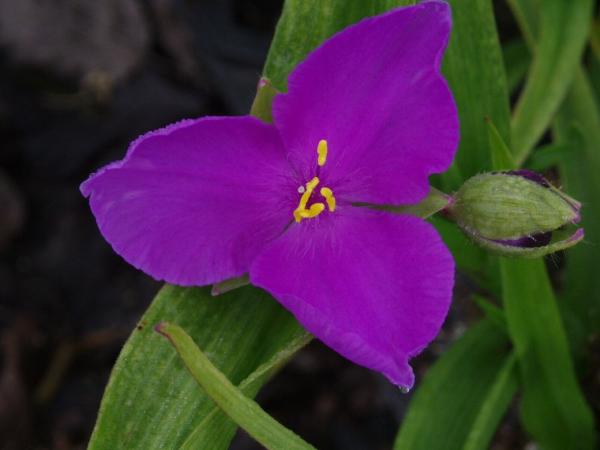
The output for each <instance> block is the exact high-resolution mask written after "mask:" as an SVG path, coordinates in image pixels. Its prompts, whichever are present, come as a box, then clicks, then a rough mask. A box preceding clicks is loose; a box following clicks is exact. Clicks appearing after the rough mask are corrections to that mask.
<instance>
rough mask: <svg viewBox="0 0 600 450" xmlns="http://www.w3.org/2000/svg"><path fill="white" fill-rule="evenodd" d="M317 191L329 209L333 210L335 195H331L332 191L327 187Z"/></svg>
mask: <svg viewBox="0 0 600 450" xmlns="http://www.w3.org/2000/svg"><path fill="white" fill-rule="evenodd" d="M319 192H320V193H321V195H322V196H323V197H324V198H325V201H326V202H327V207H328V208H329V211H331V212H333V211H335V197H334V196H333V191H332V190H331V189H329V188H328V187H322V188H321V190H320V191H319Z"/></svg>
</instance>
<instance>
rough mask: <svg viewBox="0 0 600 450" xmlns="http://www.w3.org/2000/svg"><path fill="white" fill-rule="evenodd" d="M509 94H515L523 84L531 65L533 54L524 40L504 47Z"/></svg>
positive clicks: (515, 41)
mask: <svg viewBox="0 0 600 450" xmlns="http://www.w3.org/2000/svg"><path fill="white" fill-rule="evenodd" d="M502 53H503V57H504V67H505V69H506V83H507V86H508V92H510V93H513V92H514V91H515V90H516V89H517V87H519V85H520V84H521V82H522V81H523V79H524V78H525V76H526V75H527V71H528V70H529V64H530V63H531V54H530V53H529V49H528V48H527V45H526V44H525V42H523V40H522V39H515V40H514V41H510V42H508V43H507V44H504V45H503V46H502Z"/></svg>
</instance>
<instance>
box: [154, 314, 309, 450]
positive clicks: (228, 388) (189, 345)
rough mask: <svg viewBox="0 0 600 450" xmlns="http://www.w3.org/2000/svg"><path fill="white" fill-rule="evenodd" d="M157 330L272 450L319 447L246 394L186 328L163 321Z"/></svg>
mask: <svg viewBox="0 0 600 450" xmlns="http://www.w3.org/2000/svg"><path fill="white" fill-rule="evenodd" d="M155 330H156V331H157V332H158V333H160V334H162V335H163V336H165V337H166V338H167V339H168V340H169V342H170V343H171V344H172V345H173V347H175V350H176V351H177V353H178V354H179V357H180V358H181V360H182V361H183V363H184V364H185V366H186V368H187V369H188V371H189V372H190V374H191V375H192V377H194V379H195V380H196V382H197V383H198V384H199V385H200V386H202V388H203V389H204V391H205V392H206V393H207V394H208V396H209V397H210V398H211V399H212V400H213V401H214V402H215V403H216V404H217V405H218V406H219V407H220V408H221V409H222V410H223V411H224V412H225V413H226V414H227V415H228V416H229V417H231V419H233V420H234V421H235V422H236V423H237V424H238V425H239V426H241V427H242V428H243V429H244V430H246V431H247V432H248V434H250V436H252V437H253V438H254V439H256V440H257V441H258V442H259V443H261V444H262V445H264V446H265V447H266V448H267V449H269V450H275V449H280V448H288V449H290V450H311V449H312V450H315V448H314V447H313V446H312V445H309V444H307V443H306V442H304V441H303V440H302V439H301V438H300V437H299V436H298V435H296V434H295V433H293V432H292V431H290V430H289V429H287V428H285V427H284V426H282V425H281V424H280V423H279V422H277V421H276V420H275V419H273V418H272V417H271V416H269V415H268V414H267V413H266V412H265V411H264V410H263V409H262V408H261V407H260V406H259V405H258V403H256V402H255V401H253V400H251V399H249V398H248V397H246V396H245V395H244V394H243V393H242V392H241V391H240V390H239V389H237V388H236V387H235V386H234V385H233V384H231V381H229V379H227V377H226V376H225V375H224V374H223V373H222V372H220V371H219V369H217V368H216V367H215V366H214V365H213V364H212V362H211V361H210V359H208V357H207V356H206V355H205V354H204V353H202V351H201V350H200V349H199V348H198V346H197V345H196V343H195V342H194V341H193V339H192V338H191V337H190V336H189V335H188V334H187V333H186V332H185V331H184V330H183V328H181V327H179V326H177V325H173V324H171V323H169V322H161V323H160V324H158V325H157V326H156V327H155Z"/></svg>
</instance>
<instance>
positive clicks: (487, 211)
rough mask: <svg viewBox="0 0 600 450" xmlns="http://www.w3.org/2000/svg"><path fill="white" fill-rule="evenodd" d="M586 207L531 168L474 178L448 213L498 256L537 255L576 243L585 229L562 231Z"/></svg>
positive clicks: (456, 195)
mask: <svg viewBox="0 0 600 450" xmlns="http://www.w3.org/2000/svg"><path fill="white" fill-rule="evenodd" d="M580 209H581V204H580V203H579V202H577V201H575V200H574V199H572V198H570V197H569V196H567V195H566V194H564V193H563V192H561V191H560V190H558V189H557V188H555V187H554V186H552V185H551V184H550V183H549V182H548V181H547V180H546V179H545V178H544V177H542V176H541V175H539V174H537V173H535V172H531V171H528V170H517V171H512V172H494V173H486V174H482V175H477V176H475V177H473V178H471V179H469V180H468V181H467V182H465V184H464V185H463V186H462V187H461V188H460V189H459V190H458V192H456V194H455V195H454V196H453V199H452V202H451V204H450V206H449V207H448V208H447V210H446V212H447V213H448V214H449V216H450V217H452V218H453V219H454V220H455V221H456V223H457V224H458V225H459V226H460V227H461V229H462V230H463V231H464V232H465V233H466V234H467V235H468V236H470V237H471V238H472V239H473V240H474V241H475V242H476V243H478V244H479V245H481V246H483V247H485V248H487V249H490V250H492V251H494V252H497V253H500V254H503V255H511V256H522V257H537V256H542V255H546V254H548V253H552V252H555V251H558V250H562V249H565V248H568V247H571V246H573V245H575V244H576V243H577V242H579V241H581V240H582V239H583V229H578V230H576V231H575V232H574V233H569V234H567V235H566V236H565V235H564V232H557V231H558V230H559V229H561V228H563V227H564V226H565V225H570V224H576V223H578V222H579V220H580V219H581V216H580Z"/></svg>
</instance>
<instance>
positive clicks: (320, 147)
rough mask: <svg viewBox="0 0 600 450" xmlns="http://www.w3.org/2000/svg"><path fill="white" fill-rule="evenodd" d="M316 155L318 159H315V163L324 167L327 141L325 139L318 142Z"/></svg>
mask: <svg viewBox="0 0 600 450" xmlns="http://www.w3.org/2000/svg"><path fill="white" fill-rule="evenodd" d="M317 153H318V155H319V159H317V163H318V164H319V166H321V167H322V166H324V165H325V161H327V141H326V140H325V139H321V140H320V141H319V145H318V146H317Z"/></svg>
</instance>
